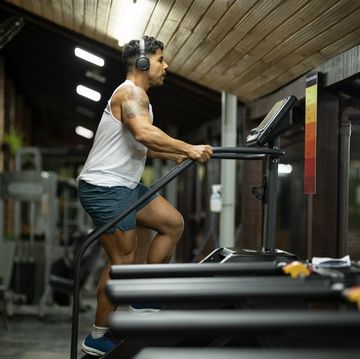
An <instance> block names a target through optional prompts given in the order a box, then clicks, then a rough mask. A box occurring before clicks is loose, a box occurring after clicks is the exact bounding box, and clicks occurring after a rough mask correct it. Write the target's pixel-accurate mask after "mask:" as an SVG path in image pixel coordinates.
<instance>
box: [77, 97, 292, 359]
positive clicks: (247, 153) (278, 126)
mask: <svg viewBox="0 0 360 359" xmlns="http://www.w3.org/2000/svg"><path fill="white" fill-rule="evenodd" d="M295 103H296V97H294V96H289V97H287V98H286V99H284V100H283V101H280V102H278V103H277V104H276V105H275V106H274V108H273V109H272V110H271V111H270V112H269V114H268V116H266V117H265V119H264V121H263V122H264V124H262V126H261V127H260V128H259V129H258V131H257V133H258V135H256V133H255V132H253V133H252V135H253V137H252V138H251V141H249V142H250V143H251V144H253V143H257V139H259V141H261V143H263V144H265V143H268V144H269V148H255V147H240V148H226V147H225V148H222V147H219V148H214V149H213V156H212V158H222V159H245V160H266V161H267V173H266V176H265V178H266V181H267V183H266V185H264V187H265V188H264V193H263V194H261V195H260V197H261V199H262V201H263V203H264V213H265V216H264V236H263V239H264V245H263V249H262V251H261V252H259V256H255V257H253V258H252V259H251V260H252V261H253V260H256V259H257V258H258V257H260V258H261V259H262V258H266V259H265V260H271V261H273V260H275V259H276V260H287V261H291V260H293V259H294V258H296V256H294V255H292V254H289V253H286V252H282V251H278V250H276V249H275V222H276V221H275V220H276V195H277V168H278V161H279V158H280V157H281V156H282V155H283V154H284V152H283V151H281V150H280V148H279V147H280V146H279V135H280V134H281V133H282V132H283V131H285V130H286V129H287V128H288V127H289V125H290V121H289V118H288V119H287V120H286V121H285V122H284V121H283V120H284V117H285V115H286V114H287V113H288V111H289V110H290V109H291V107H292V106H294V104H295ZM265 120H266V121H265ZM265 124H266V125H265ZM193 164H194V161H192V160H185V161H184V162H182V163H181V164H180V165H178V166H177V167H175V168H174V169H173V170H172V171H170V172H169V173H167V174H166V175H165V176H163V177H161V178H160V179H159V180H158V181H156V182H155V183H154V184H153V185H152V186H151V188H150V190H149V191H148V192H147V193H146V194H145V195H144V196H142V197H141V198H140V199H139V200H138V201H136V202H135V203H134V204H133V205H132V206H130V207H129V208H128V209H127V210H125V211H124V212H123V213H121V214H120V215H119V216H117V217H116V218H114V220H113V221H111V222H110V223H108V224H107V225H105V226H103V227H102V228H99V229H97V230H95V231H93V232H91V233H90V234H89V235H88V236H87V237H86V238H84V240H83V241H82V242H81V243H80V245H79V248H78V252H77V254H76V257H75V272H74V278H75V283H74V300H73V316H72V335H71V359H75V358H76V357H77V336H78V313H79V291H80V285H79V276H80V263H81V258H82V256H83V255H84V253H85V251H86V249H87V248H88V246H89V245H90V244H91V243H93V242H94V241H95V240H96V239H97V238H98V237H99V236H100V235H101V234H102V233H104V232H105V231H106V230H107V229H108V228H110V227H111V226H113V225H114V224H115V223H117V222H118V221H120V220H121V219H122V218H124V217H125V216H126V215H128V214H129V213H130V212H132V211H133V210H134V209H136V208H137V207H138V206H139V205H140V204H142V203H143V202H144V201H145V200H147V199H148V198H150V197H151V196H152V195H153V194H155V193H156V192H158V191H159V190H160V189H161V188H162V187H163V186H165V185H166V184H168V183H169V182H170V181H172V180H173V179H174V178H175V177H177V176H178V175H180V174H181V173H182V172H183V171H185V170H186V169H187V168H189V167H190V166H192V165H193ZM264 255H265V257H264ZM237 257H239V258H244V259H245V260H247V259H248V253H245V255H244V256H241V255H239V256H237Z"/></svg>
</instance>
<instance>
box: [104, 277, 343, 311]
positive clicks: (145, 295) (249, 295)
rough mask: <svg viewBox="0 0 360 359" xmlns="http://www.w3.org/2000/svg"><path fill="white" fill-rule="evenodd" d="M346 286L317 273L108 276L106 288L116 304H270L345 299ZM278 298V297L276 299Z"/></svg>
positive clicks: (341, 300) (239, 305) (340, 300)
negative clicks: (257, 300) (262, 301)
mask: <svg viewBox="0 0 360 359" xmlns="http://www.w3.org/2000/svg"><path fill="white" fill-rule="evenodd" d="M347 289H348V288H347V287H346V286H345V284H344V283H343V282H342V281H339V280H335V281H333V280H331V279H330V278H323V277H320V276H315V277H307V278H295V279H294V278H290V277H287V276H286V277H283V276H276V277H272V276H266V277H260V276H259V277H252V276H251V277H223V276H222V277H196V278H155V279H148V278H147V279H126V280H109V281H108V283H107V284H106V291H107V294H108V295H109V297H110V298H111V300H112V301H113V302H114V303H117V304H128V303H135V304H136V303H154V304H155V303H163V304H170V303H176V304H182V303H185V304H192V303H196V304H198V303H203V304H206V303H207V304H209V303H217V304H219V303H220V304H224V303H225V304H232V305H235V306H237V307H241V306H244V305H249V302H248V301H249V300H252V299H254V298H261V299H264V298H265V299H266V300H265V302H267V306H271V305H270V302H268V301H267V300H269V301H270V300H273V302H272V303H273V304H272V306H273V307H276V306H277V305H281V306H283V305H284V303H285V302H289V303H290V304H291V302H290V300H296V302H297V303H299V299H301V302H304V303H305V304H306V303H311V302H313V301H318V302H326V303H329V302H340V303H346V301H347V298H346V296H345V293H346V290H347ZM280 301H282V302H281V303H280Z"/></svg>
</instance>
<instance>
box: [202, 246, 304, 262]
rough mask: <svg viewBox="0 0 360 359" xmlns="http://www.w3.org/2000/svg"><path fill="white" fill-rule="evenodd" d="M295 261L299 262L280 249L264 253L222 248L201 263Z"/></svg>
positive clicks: (290, 254) (291, 254) (294, 256)
mask: <svg viewBox="0 0 360 359" xmlns="http://www.w3.org/2000/svg"><path fill="white" fill-rule="evenodd" d="M297 260H299V258H298V257H297V256H296V255H295V254H293V253H289V252H285V251H282V250H280V249H275V250H271V251H265V250H253V249H237V248H226V247H223V248H217V249H215V250H214V251H213V252H211V253H210V254H209V255H208V256H207V257H205V258H204V259H203V260H202V261H201V263H208V262H219V263H236V262H274V261H275V262H293V261H297Z"/></svg>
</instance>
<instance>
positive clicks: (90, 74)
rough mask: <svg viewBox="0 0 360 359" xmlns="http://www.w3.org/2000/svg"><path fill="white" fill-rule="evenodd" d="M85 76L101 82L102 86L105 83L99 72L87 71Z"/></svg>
mask: <svg viewBox="0 0 360 359" xmlns="http://www.w3.org/2000/svg"><path fill="white" fill-rule="evenodd" d="M85 76H86V77H88V78H90V79H93V80H95V81H98V82H101V83H102V84H104V83H105V82H106V78H105V77H104V76H101V75H100V73H99V72H97V71H94V70H87V71H86V73H85Z"/></svg>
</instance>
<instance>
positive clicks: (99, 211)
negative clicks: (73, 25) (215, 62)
mask: <svg viewBox="0 0 360 359" xmlns="http://www.w3.org/2000/svg"><path fill="white" fill-rule="evenodd" d="M163 48H164V47H163V43H162V42H160V41H158V40H156V39H155V38H153V37H147V36H145V37H144V38H143V39H142V40H140V41H139V40H132V41H130V42H129V43H128V44H126V45H125V46H124V48H123V52H122V57H123V61H124V65H125V68H126V80H125V82H123V83H122V84H121V85H120V86H118V87H117V88H116V89H115V91H114V92H113V94H112V96H111V98H110V99H109V101H108V104H107V106H106V108H105V110H104V113H103V115H102V118H101V121H100V123H99V126H98V129H97V131H96V135H95V139H94V143H93V146H92V149H91V151H90V153H89V155H88V158H87V160H86V163H85V165H84V167H83V169H82V171H81V173H80V175H79V177H78V182H79V197H80V201H81V204H82V206H83V207H84V209H85V210H86V211H87V212H88V213H89V215H90V216H91V217H92V218H93V220H94V223H95V225H96V227H101V226H104V225H105V224H107V223H109V222H110V221H111V220H112V219H114V218H115V217H116V216H117V215H118V214H119V213H120V212H122V211H123V210H125V209H126V208H128V207H129V206H130V205H131V204H133V203H134V202H135V201H136V200H137V199H138V198H139V197H140V196H141V195H143V194H144V193H145V192H146V191H147V190H148V188H146V187H145V186H144V185H142V184H141V183H140V182H139V181H140V178H141V175H142V173H143V171H144V165H145V161H146V158H147V157H149V158H161V159H171V160H174V161H176V162H177V163H180V162H181V161H183V160H184V159H186V158H190V159H192V160H195V161H199V162H205V161H207V160H208V159H210V157H211V155H212V148H211V146H209V145H191V144H189V143H186V142H183V141H180V140H178V139H175V138H172V137H170V136H168V135H167V134H166V133H164V132H163V131H162V130H160V129H159V128H158V127H156V126H154V125H153V113H152V108H151V104H150V102H149V98H148V96H147V94H146V92H147V90H148V89H149V88H150V87H155V86H162V85H163V83H164V79H165V76H166V71H167V68H168V65H167V63H166V62H165V60H164V57H163ZM136 226H140V227H144V228H148V229H152V230H154V231H155V232H156V235H155V237H154V239H153V240H152V242H151V246H150V248H149V251H148V256H147V262H148V263H167V262H168V261H169V260H170V258H171V256H172V254H173V251H174V248H175V246H176V243H177V241H178V239H179V238H180V236H181V234H182V232H183V226H184V225H183V218H182V216H181V214H180V213H179V212H178V211H177V210H176V209H175V208H174V207H173V206H172V205H171V204H170V203H169V202H167V201H166V200H165V199H164V198H163V197H161V196H160V195H155V196H153V197H151V198H150V199H148V201H146V202H145V203H143V205H142V206H141V207H140V208H138V209H137V210H136V211H134V212H133V213H131V214H129V215H128V216H127V217H125V218H124V219H123V220H121V221H120V222H119V223H117V224H116V225H115V226H114V227H112V228H110V229H109V230H107V231H106V233H104V234H103V235H101V237H100V242H101V245H102V247H103V248H104V251H105V253H106V254H107V256H108V258H109V263H108V266H107V267H106V268H105V269H104V271H103V273H102V276H101V278H100V281H99V285H98V289H97V308H96V316H95V323H94V325H93V329H92V332H91V334H89V335H88V336H87V337H86V338H85V340H84V342H83V344H82V347H81V348H82V350H83V351H84V352H86V353H88V354H91V355H102V354H104V353H105V352H107V351H109V350H110V349H112V348H113V347H114V345H116V343H115V341H114V340H113V339H111V338H110V337H108V336H107V335H106V333H107V331H108V327H107V325H108V318H109V315H110V314H111V313H112V312H114V311H115V309H116V306H115V305H114V304H113V303H111V301H110V300H109V299H108V297H107V296H106V294H105V284H106V281H107V280H108V279H109V267H110V266H111V265H113V264H132V263H134V260H135V252H136V246H137V240H136Z"/></svg>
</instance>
